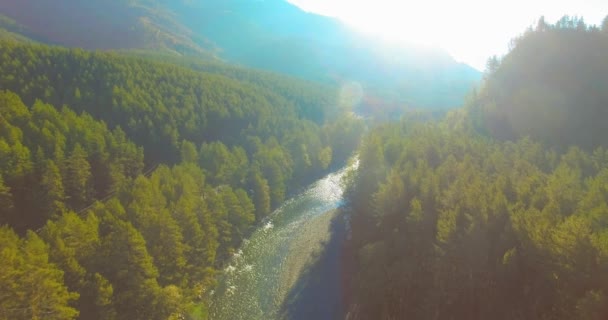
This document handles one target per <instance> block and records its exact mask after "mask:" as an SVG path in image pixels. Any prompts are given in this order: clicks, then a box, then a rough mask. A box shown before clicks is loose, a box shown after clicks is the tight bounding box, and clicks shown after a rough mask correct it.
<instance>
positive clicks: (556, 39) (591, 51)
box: [472, 17, 608, 150]
mask: <svg viewBox="0 0 608 320" xmlns="http://www.w3.org/2000/svg"><path fill="white" fill-rule="evenodd" d="M514 44H515V46H514V48H513V50H511V52H509V54H507V55H506V56H505V57H503V58H502V59H500V61H498V60H496V61H494V65H493V67H492V70H490V74H489V75H487V80H486V81H485V84H484V86H483V87H482V88H481V90H480V95H479V98H478V99H477V100H476V102H475V106H474V107H473V108H472V109H473V112H474V113H475V114H476V115H477V116H478V117H479V118H478V119H477V121H478V127H479V129H480V130H481V131H483V132H485V133H487V134H489V135H491V136H493V137H496V138H499V139H517V138H521V137H524V136H530V137H532V138H534V139H537V140H539V141H542V142H545V143H548V144H550V145H552V146H563V147H567V146H570V145H576V146H579V147H583V148H585V149H587V150H592V149H594V148H596V147H599V146H603V147H607V146H608V143H607V141H606V139H604V137H606V136H607V135H608V124H606V121H605V120H604V119H607V117H608V108H606V106H608V87H607V86H606V84H607V83H608V60H606V58H605V57H606V54H607V53H608V30H607V29H606V27H604V29H603V30H600V29H598V28H597V27H594V26H587V25H585V24H584V22H583V21H582V20H580V19H577V18H572V19H569V18H567V17H565V18H563V19H561V20H560V21H558V22H557V23H556V24H555V25H550V24H547V23H545V22H544V20H541V21H540V22H539V24H538V25H537V26H535V28H530V29H529V30H528V31H527V32H526V33H525V34H523V35H522V36H521V37H519V38H517V39H515V40H514Z"/></svg>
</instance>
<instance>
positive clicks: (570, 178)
mask: <svg viewBox="0 0 608 320" xmlns="http://www.w3.org/2000/svg"><path fill="white" fill-rule="evenodd" d="M605 21H606V22H608V19H606V20H605ZM607 53H608V23H605V24H604V26H603V29H600V28H597V27H593V26H587V25H586V24H585V23H584V21H582V20H581V19H578V18H569V17H564V18H563V19H561V20H560V21H558V22H557V24H555V25H550V24H546V23H545V22H544V20H543V19H541V20H540V21H539V23H538V26H536V27H534V28H530V29H529V30H528V31H527V32H526V33H525V34H523V35H522V36H521V37H519V38H516V39H515V40H514V41H513V48H512V50H511V51H510V53H509V54H507V55H506V56H505V57H503V58H502V59H497V58H493V59H490V61H489V63H488V64H489V67H488V72H487V74H486V75H485V79H484V83H483V84H482V85H481V86H480V88H479V89H478V90H477V92H475V93H474V94H473V95H472V96H471V98H470V99H469V101H468V102H467V104H466V106H465V108H463V109H460V110H455V111H453V112H451V113H450V114H449V115H447V116H446V117H445V118H443V119H441V120H436V121H425V122H421V121H418V120H416V119H415V118H414V117H405V118H404V119H402V120H401V121H400V122H399V123H390V124H383V125H379V126H377V127H376V128H374V129H373V130H372V131H371V132H370V133H369V134H367V135H366V136H365V138H364V140H363V142H362V145H361V147H360V150H359V159H360V166H359V170H358V172H357V173H355V174H353V175H351V176H350V177H349V179H348V183H349V189H348V192H347V195H346V203H347V205H346V208H345V210H346V211H347V212H348V213H349V214H350V216H351V223H352V239H351V240H350V241H349V242H348V244H347V245H346V248H347V252H346V253H345V255H346V257H347V258H346V259H347V261H349V263H350V265H351V268H352V269H353V274H352V276H351V279H350V281H349V285H350V287H349V288H348V290H349V291H350V298H349V301H348V313H347V315H346V318H347V319H581V320H582V319H597V320H600V319H606V315H608V291H607V289H606V288H608V277H607V274H608V273H607V271H608V149H606V147H607V146H606V139H605V137H606V136H608V126H606V123H605V119H606V115H607V113H606V112H608V109H607V108H606V107H607V106H608V96H607V95H606V92H608V87H607V84H608V82H607V81H605V79H606V78H605V77H606V75H607V74H608V73H607V72H606V71H607V70H608V60H606V59H605V57H606V54H607Z"/></svg>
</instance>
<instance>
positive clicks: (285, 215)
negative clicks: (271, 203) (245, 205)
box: [210, 164, 356, 320]
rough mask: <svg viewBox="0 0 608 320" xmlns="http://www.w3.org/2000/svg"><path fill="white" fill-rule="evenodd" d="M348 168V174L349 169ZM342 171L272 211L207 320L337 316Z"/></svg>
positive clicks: (238, 258) (232, 268)
mask: <svg viewBox="0 0 608 320" xmlns="http://www.w3.org/2000/svg"><path fill="white" fill-rule="evenodd" d="M355 166H356V164H355V165H353V166H351V167H350V168H354V167H355ZM350 168H344V169H342V170H340V171H338V172H335V173H332V174H330V175H328V176H326V177H325V178H323V179H321V180H318V181H317V182H315V183H314V184H312V185H311V186H310V187H309V188H308V189H306V190H305V191H303V192H302V193H300V194H299V195H297V196H296V197H294V198H292V199H290V200H288V201H286V202H285V203H284V204H283V205H282V206H281V207H280V208H278V209H277V210H275V211H274V212H273V213H272V214H271V215H270V216H269V217H268V218H267V219H266V220H265V221H264V222H263V223H262V225H261V226H260V227H259V228H258V229H257V230H256V231H255V232H254V233H253V234H252V235H251V237H250V238H249V239H247V240H245V241H244V242H243V245H242V247H241V248H240V249H239V250H238V252H237V253H236V254H235V255H234V256H233V257H232V258H231V260H230V261H229V264H228V266H227V267H226V268H225V269H224V270H223V272H222V276H221V277H220V279H219V285H218V286H217V288H216V290H215V291H214V292H212V293H211V305H210V319H213V320H240V319H243V320H244V319H247V320H256V319H260V320H273V319H290V320H297V319H335V318H336V317H338V316H339V315H340V314H341V313H342V309H341V308H342V303H341V297H342V293H341V278H340V272H339V271H340V266H339V263H340V247H341V243H342V239H343V238H344V235H345V232H346V231H345V230H346V224H347V223H346V222H345V220H344V218H343V217H342V216H340V215H339V214H338V213H337V210H336V209H337V208H338V207H339V206H340V205H341V203H342V194H343V186H342V177H343V176H344V175H345V174H346V173H347V172H348V170H349V169H350Z"/></svg>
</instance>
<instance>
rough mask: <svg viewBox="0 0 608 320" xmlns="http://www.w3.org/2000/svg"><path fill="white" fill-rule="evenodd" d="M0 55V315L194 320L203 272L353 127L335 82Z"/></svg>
mask: <svg viewBox="0 0 608 320" xmlns="http://www.w3.org/2000/svg"><path fill="white" fill-rule="evenodd" d="M0 57H2V59H0V74H1V75H0V239H2V241H1V243H0V257H1V258H2V259H0V260H1V261H2V262H1V263H0V271H1V273H2V275H8V276H3V277H0V296H1V297H2V299H0V318H2V319H4V318H6V319H32V318H44V319H74V318H76V317H79V318H80V319H167V318H171V319H204V318H206V302H207V301H206V297H207V296H206V292H208V291H209V290H212V289H213V287H214V281H215V273H216V270H217V269H219V268H220V267H221V266H222V265H223V264H224V263H225V261H226V260H227V258H228V257H229V256H231V255H232V254H233V253H234V252H235V250H236V248H238V247H239V246H240V244H241V241H242V240H243V239H244V238H245V237H246V236H247V235H249V233H250V231H251V230H252V228H253V227H254V226H255V225H256V224H258V223H260V222H261V221H262V220H263V219H264V218H265V217H266V216H267V215H268V214H269V213H270V212H271V210H273V209H275V208H277V207H278V206H279V205H280V204H281V203H282V202H283V201H284V200H285V199H286V197H287V196H288V195H289V194H290V193H291V192H293V191H294V190H299V189H300V188H302V187H303V186H305V185H306V184H308V183H309V182H310V181H312V180H314V179H315V178H316V177H318V176H320V175H323V174H325V173H326V172H327V171H328V170H330V168H332V167H336V166H340V165H342V163H343V162H344V160H345V159H346V158H347V157H349V156H350V154H351V153H352V151H353V150H354V148H355V147H356V145H357V144H358V139H359V137H360V135H361V134H362V131H363V128H362V123H361V122H360V121H359V120H357V119H354V118H352V117H350V116H348V115H347V114H344V113H343V112H342V111H340V110H339V109H338V108H337V107H336V104H335V99H336V92H335V91H333V90H331V89H328V88H325V87H322V86H318V85H314V84H310V83H308V82H304V81H301V80H296V79H289V78H286V77H282V76H277V75H273V74H268V73H265V72H257V71H253V70H249V71H247V70H245V69H240V68H235V69H231V68H226V69H218V70H215V71H214V73H208V72H201V71H196V70H193V69H189V68H185V67H182V66H180V65H176V64H171V63H167V62H159V61H154V60H152V59H144V58H141V57H137V56H133V55H132V54H119V53H103V52H89V51H84V50H82V49H66V48H59V47H48V46H44V45H39V44H24V43H21V42H15V41H8V40H2V41H0ZM224 72H225V73H226V75H222V73H224ZM230 72H233V73H238V74H243V75H244V74H247V77H246V78H245V80H238V79H235V78H238V77H235V76H234V74H232V75H231V73H230ZM273 87H276V88H278V90H276V91H273V90H272V88H273ZM42 279H44V280H42Z"/></svg>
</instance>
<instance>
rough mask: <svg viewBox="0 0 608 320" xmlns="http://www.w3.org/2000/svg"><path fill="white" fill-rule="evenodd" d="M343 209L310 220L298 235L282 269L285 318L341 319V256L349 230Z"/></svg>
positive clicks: (292, 319) (283, 316)
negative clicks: (347, 230)
mask: <svg viewBox="0 0 608 320" xmlns="http://www.w3.org/2000/svg"><path fill="white" fill-rule="evenodd" d="M345 231H346V228H345V221H344V219H343V215H342V214H341V212H340V211H339V210H332V211H329V212H327V213H324V214H322V215H319V216H317V217H315V218H314V219H312V220H310V221H308V222H307V223H306V224H304V225H303V226H302V227H301V229H300V230H299V232H298V234H297V235H295V238H294V240H293V243H292V245H291V247H290V254H289V257H288V259H286V262H285V264H284V265H283V269H282V273H281V283H282V286H283V288H282V290H286V291H285V292H287V295H286V298H285V300H284V302H283V305H282V308H281V309H282V312H281V317H280V318H281V319H290V320H299V319H328V320H329V319H337V318H339V317H340V316H341V315H342V314H343V303H342V277H341V272H340V271H341V265H340V264H341V260H342V253H341V251H342V245H343V242H344V239H345V234H346V232H345Z"/></svg>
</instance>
